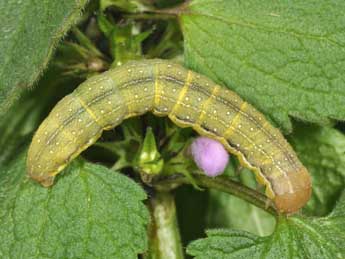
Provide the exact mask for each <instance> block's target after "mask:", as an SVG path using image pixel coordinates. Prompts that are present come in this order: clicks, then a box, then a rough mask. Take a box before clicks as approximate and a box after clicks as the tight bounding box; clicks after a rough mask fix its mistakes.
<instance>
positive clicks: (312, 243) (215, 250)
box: [187, 194, 345, 259]
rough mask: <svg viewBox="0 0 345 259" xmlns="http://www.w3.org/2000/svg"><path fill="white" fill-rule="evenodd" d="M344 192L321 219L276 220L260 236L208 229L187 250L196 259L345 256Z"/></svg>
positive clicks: (292, 258)
mask: <svg viewBox="0 0 345 259" xmlns="http://www.w3.org/2000/svg"><path fill="white" fill-rule="evenodd" d="M344 242H345V194H343V195H342V197H341V199H340V201H339V203H338V204H337V206H336V208H335V209H334V211H333V212H332V213H331V214H330V215H329V216H327V217H323V218H305V217H299V216H295V217H290V218H288V219H285V218H284V219H283V218H281V219H279V222H278V224H277V227H276V229H275V231H274V233H273V234H272V235H270V236H267V237H259V236H256V235H253V234H251V233H248V232H245V231H240V230H222V229H219V230H210V231H207V238H204V239H199V240H196V241H194V242H192V243H191V244H190V245H189V246H188V248H187V252H188V253H189V254H191V255H193V256H195V257H196V259H203V258H205V259H206V258H207V259H213V258H217V259H223V258H224V259H225V258H227V259H230V258H236V259H239V258H253V259H254V258H266V259H270V258H272V259H273V258H274V259H275V258H284V259H285V258H289V259H290V258H291V259H299V258H300V259H304V258H319V259H323V258H325V259H334V258H339V259H340V258H344V257H345V247H344Z"/></svg>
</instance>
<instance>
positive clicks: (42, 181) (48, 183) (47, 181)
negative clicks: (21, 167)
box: [28, 172, 55, 187]
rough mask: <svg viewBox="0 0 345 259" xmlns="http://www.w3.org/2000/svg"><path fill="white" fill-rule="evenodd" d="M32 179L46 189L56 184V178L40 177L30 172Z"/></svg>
mask: <svg viewBox="0 0 345 259" xmlns="http://www.w3.org/2000/svg"><path fill="white" fill-rule="evenodd" d="M28 175H29V176H30V178H31V179H33V180H35V181H37V182H39V183H40V184H41V185H42V186H44V187H50V186H52V185H53V183H54V178H55V176H47V175H46V176H38V175H35V174H31V173H30V172H29V173H28Z"/></svg>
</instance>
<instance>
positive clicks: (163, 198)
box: [145, 191, 184, 259]
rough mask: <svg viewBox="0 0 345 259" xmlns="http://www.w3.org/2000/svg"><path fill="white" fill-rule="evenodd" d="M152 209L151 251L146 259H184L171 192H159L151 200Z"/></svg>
mask: <svg viewBox="0 0 345 259" xmlns="http://www.w3.org/2000/svg"><path fill="white" fill-rule="evenodd" d="M150 207H151V213H152V223H151V226H150V241H149V242H150V249H149V254H148V255H146V256H145V258H150V259H166V258H169V259H183V258H184V255H183V249H182V244H181V237H180V233H179V229H178V224H177V218H176V207H175V200H174V197H173V195H172V194H171V193H170V192H165V191H157V192H156V193H155V195H154V197H152V198H151V199H150Z"/></svg>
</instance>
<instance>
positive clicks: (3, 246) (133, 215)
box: [0, 155, 149, 259]
mask: <svg viewBox="0 0 345 259" xmlns="http://www.w3.org/2000/svg"><path fill="white" fill-rule="evenodd" d="M25 168H26V167H25V156H24V155H21V156H20V158H18V159H17V160H16V161H14V162H13V163H12V164H10V165H9V166H8V168H1V169H0V170H1V171H2V172H1V173H0V239H1V240H0V257H1V258H35V259H36V258H137V254H138V253H142V252H144V251H145V250H146V249H147V237H146V225H147V224H148V220H149V215H148V211H147V209H146V207H145V206H144V204H143V203H142V200H144V199H145V198H146V195H145V193H144V192H143V190H142V189H141V188H140V187H139V186H138V185H136V184H135V183H134V182H133V181H131V180H130V179H129V178H127V177H125V176H123V175H121V174H119V173H116V172H114V171H111V170H108V169H107V168H105V167H103V166H98V165H93V164H90V163H86V162H80V161H76V162H73V163H72V164H71V165H70V166H69V167H68V169H67V170H65V173H64V174H63V175H62V176H61V177H59V178H58V181H57V182H56V184H55V185H54V186H53V187H52V188H44V187H42V186H40V185H39V184H38V183H36V182H34V181H32V180H30V179H28V178H27V177H26V175H25Z"/></svg>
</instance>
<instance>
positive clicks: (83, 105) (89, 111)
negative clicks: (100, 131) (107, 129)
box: [75, 96, 103, 128]
mask: <svg viewBox="0 0 345 259" xmlns="http://www.w3.org/2000/svg"><path fill="white" fill-rule="evenodd" d="M75 98H76V99H77V100H78V101H79V103H80V104H81V106H82V107H83V108H84V109H85V111H86V112H87V113H88V114H89V115H90V117H91V118H92V119H93V120H94V121H95V122H96V124H97V125H98V126H100V127H101V128H103V126H102V125H101V124H99V123H98V119H97V116H96V115H95V114H94V113H93V111H92V110H91V109H90V108H89V107H87V105H86V103H85V102H84V101H83V100H82V99H80V98H79V97H78V96H75Z"/></svg>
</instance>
